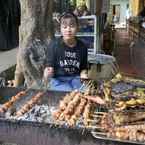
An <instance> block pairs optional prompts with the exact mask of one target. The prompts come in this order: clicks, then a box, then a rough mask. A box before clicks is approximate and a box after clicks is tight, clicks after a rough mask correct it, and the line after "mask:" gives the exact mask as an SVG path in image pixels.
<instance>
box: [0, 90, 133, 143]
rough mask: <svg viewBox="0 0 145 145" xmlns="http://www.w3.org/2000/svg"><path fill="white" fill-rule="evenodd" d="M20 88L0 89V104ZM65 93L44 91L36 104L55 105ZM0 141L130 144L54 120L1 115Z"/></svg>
mask: <svg viewBox="0 0 145 145" xmlns="http://www.w3.org/2000/svg"><path fill="white" fill-rule="evenodd" d="M20 91H21V89H18V88H0V96H1V98H2V103H3V102H5V101H6V100H7V99H8V98H9V97H11V96H13V95H16V94H17V93H18V92H20ZM37 92H38V91H36V90H29V91H28V96H27V97H25V98H24V100H23V99H22V100H21V101H18V103H17V104H16V107H17V106H18V107H19V106H20V105H21V104H22V103H23V102H24V101H25V100H27V99H28V98H30V96H32V94H33V93H37ZM65 94H66V92H55V91H47V92H45V94H44V95H43V97H42V98H41V101H40V102H39V104H47V105H48V106H57V105H58V104H59V100H60V99H61V98H62V97H63V96H64V95H65ZM0 140H2V141H5V142H12V143H16V144H18V145H108V144H110V145H131V144H133V143H128V142H121V141H118V140H117V142H116V140H115V139H108V140H105V139H104V138H103V137H100V138H96V137H94V136H93V135H92V134H91V132H90V131H89V130H87V129H85V128H82V127H79V126H75V127H72V128H69V127H67V126H60V125H56V124H54V123H43V122H37V121H36V122H33V121H24V120H13V119H6V118H5V117H3V116H1V118H0Z"/></svg>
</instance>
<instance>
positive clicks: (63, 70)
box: [44, 12, 87, 91]
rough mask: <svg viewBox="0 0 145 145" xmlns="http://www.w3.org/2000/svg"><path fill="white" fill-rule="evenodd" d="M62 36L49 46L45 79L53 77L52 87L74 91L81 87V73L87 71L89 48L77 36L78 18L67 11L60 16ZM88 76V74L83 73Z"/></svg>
mask: <svg viewBox="0 0 145 145" xmlns="http://www.w3.org/2000/svg"><path fill="white" fill-rule="evenodd" d="M60 30H61V34H62V37H61V38H58V39H55V40H53V41H52V42H51V43H50V46H49V48H48V56H49V57H48V58H47V63H46V64H47V67H46V68H45V70H44V79H45V80H46V79H48V78H51V80H50V89H52V90H59V91H72V90H74V89H79V88H80V87H81V85H82V84H81V81H80V74H81V72H82V71H83V72H87V71H86V70H87V48H86V46H85V45H84V44H83V43H82V42H81V41H80V40H78V39H77V38H76V33H77V30H78V19H77V17H76V16H75V15H74V14H73V13H69V12H66V13H64V14H63V15H62V16H61V17H60ZM83 77H84V78H86V77H87V74H86V73H83Z"/></svg>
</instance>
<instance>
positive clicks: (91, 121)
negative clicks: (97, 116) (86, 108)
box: [87, 119, 98, 123]
mask: <svg viewBox="0 0 145 145" xmlns="http://www.w3.org/2000/svg"><path fill="white" fill-rule="evenodd" d="M87 121H88V122H90V123H98V120H91V119H87Z"/></svg>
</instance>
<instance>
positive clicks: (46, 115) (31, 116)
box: [6, 105, 57, 123]
mask: <svg viewBox="0 0 145 145" xmlns="http://www.w3.org/2000/svg"><path fill="white" fill-rule="evenodd" d="M56 109H57V108H56V107H53V106H51V107H49V106H48V105H35V106H34V107H33V108H32V109H31V110H30V111H28V112H27V113H25V114H24V115H23V116H20V117H15V116H9V115H7V116H6V118H8V119H15V120H24V121H33V122H44V123H53V122H54V119H53V117H52V112H54V111H55V110H56Z"/></svg>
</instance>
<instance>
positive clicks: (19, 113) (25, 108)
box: [16, 92, 44, 117]
mask: <svg viewBox="0 0 145 145" xmlns="http://www.w3.org/2000/svg"><path fill="white" fill-rule="evenodd" d="M43 94H44V93H43V92H38V93H37V94H36V95H35V96H33V97H32V99H31V100H30V101H28V102H27V103H26V104H25V105H24V106H22V108H21V109H20V110H19V111H17V112H16V116H17V117H19V116H22V115H23V114H24V113H26V112H28V111H29V110H30V109H31V108H32V107H33V106H34V105H35V104H36V103H37V102H38V101H39V99H40V97H42V95H43Z"/></svg>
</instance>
